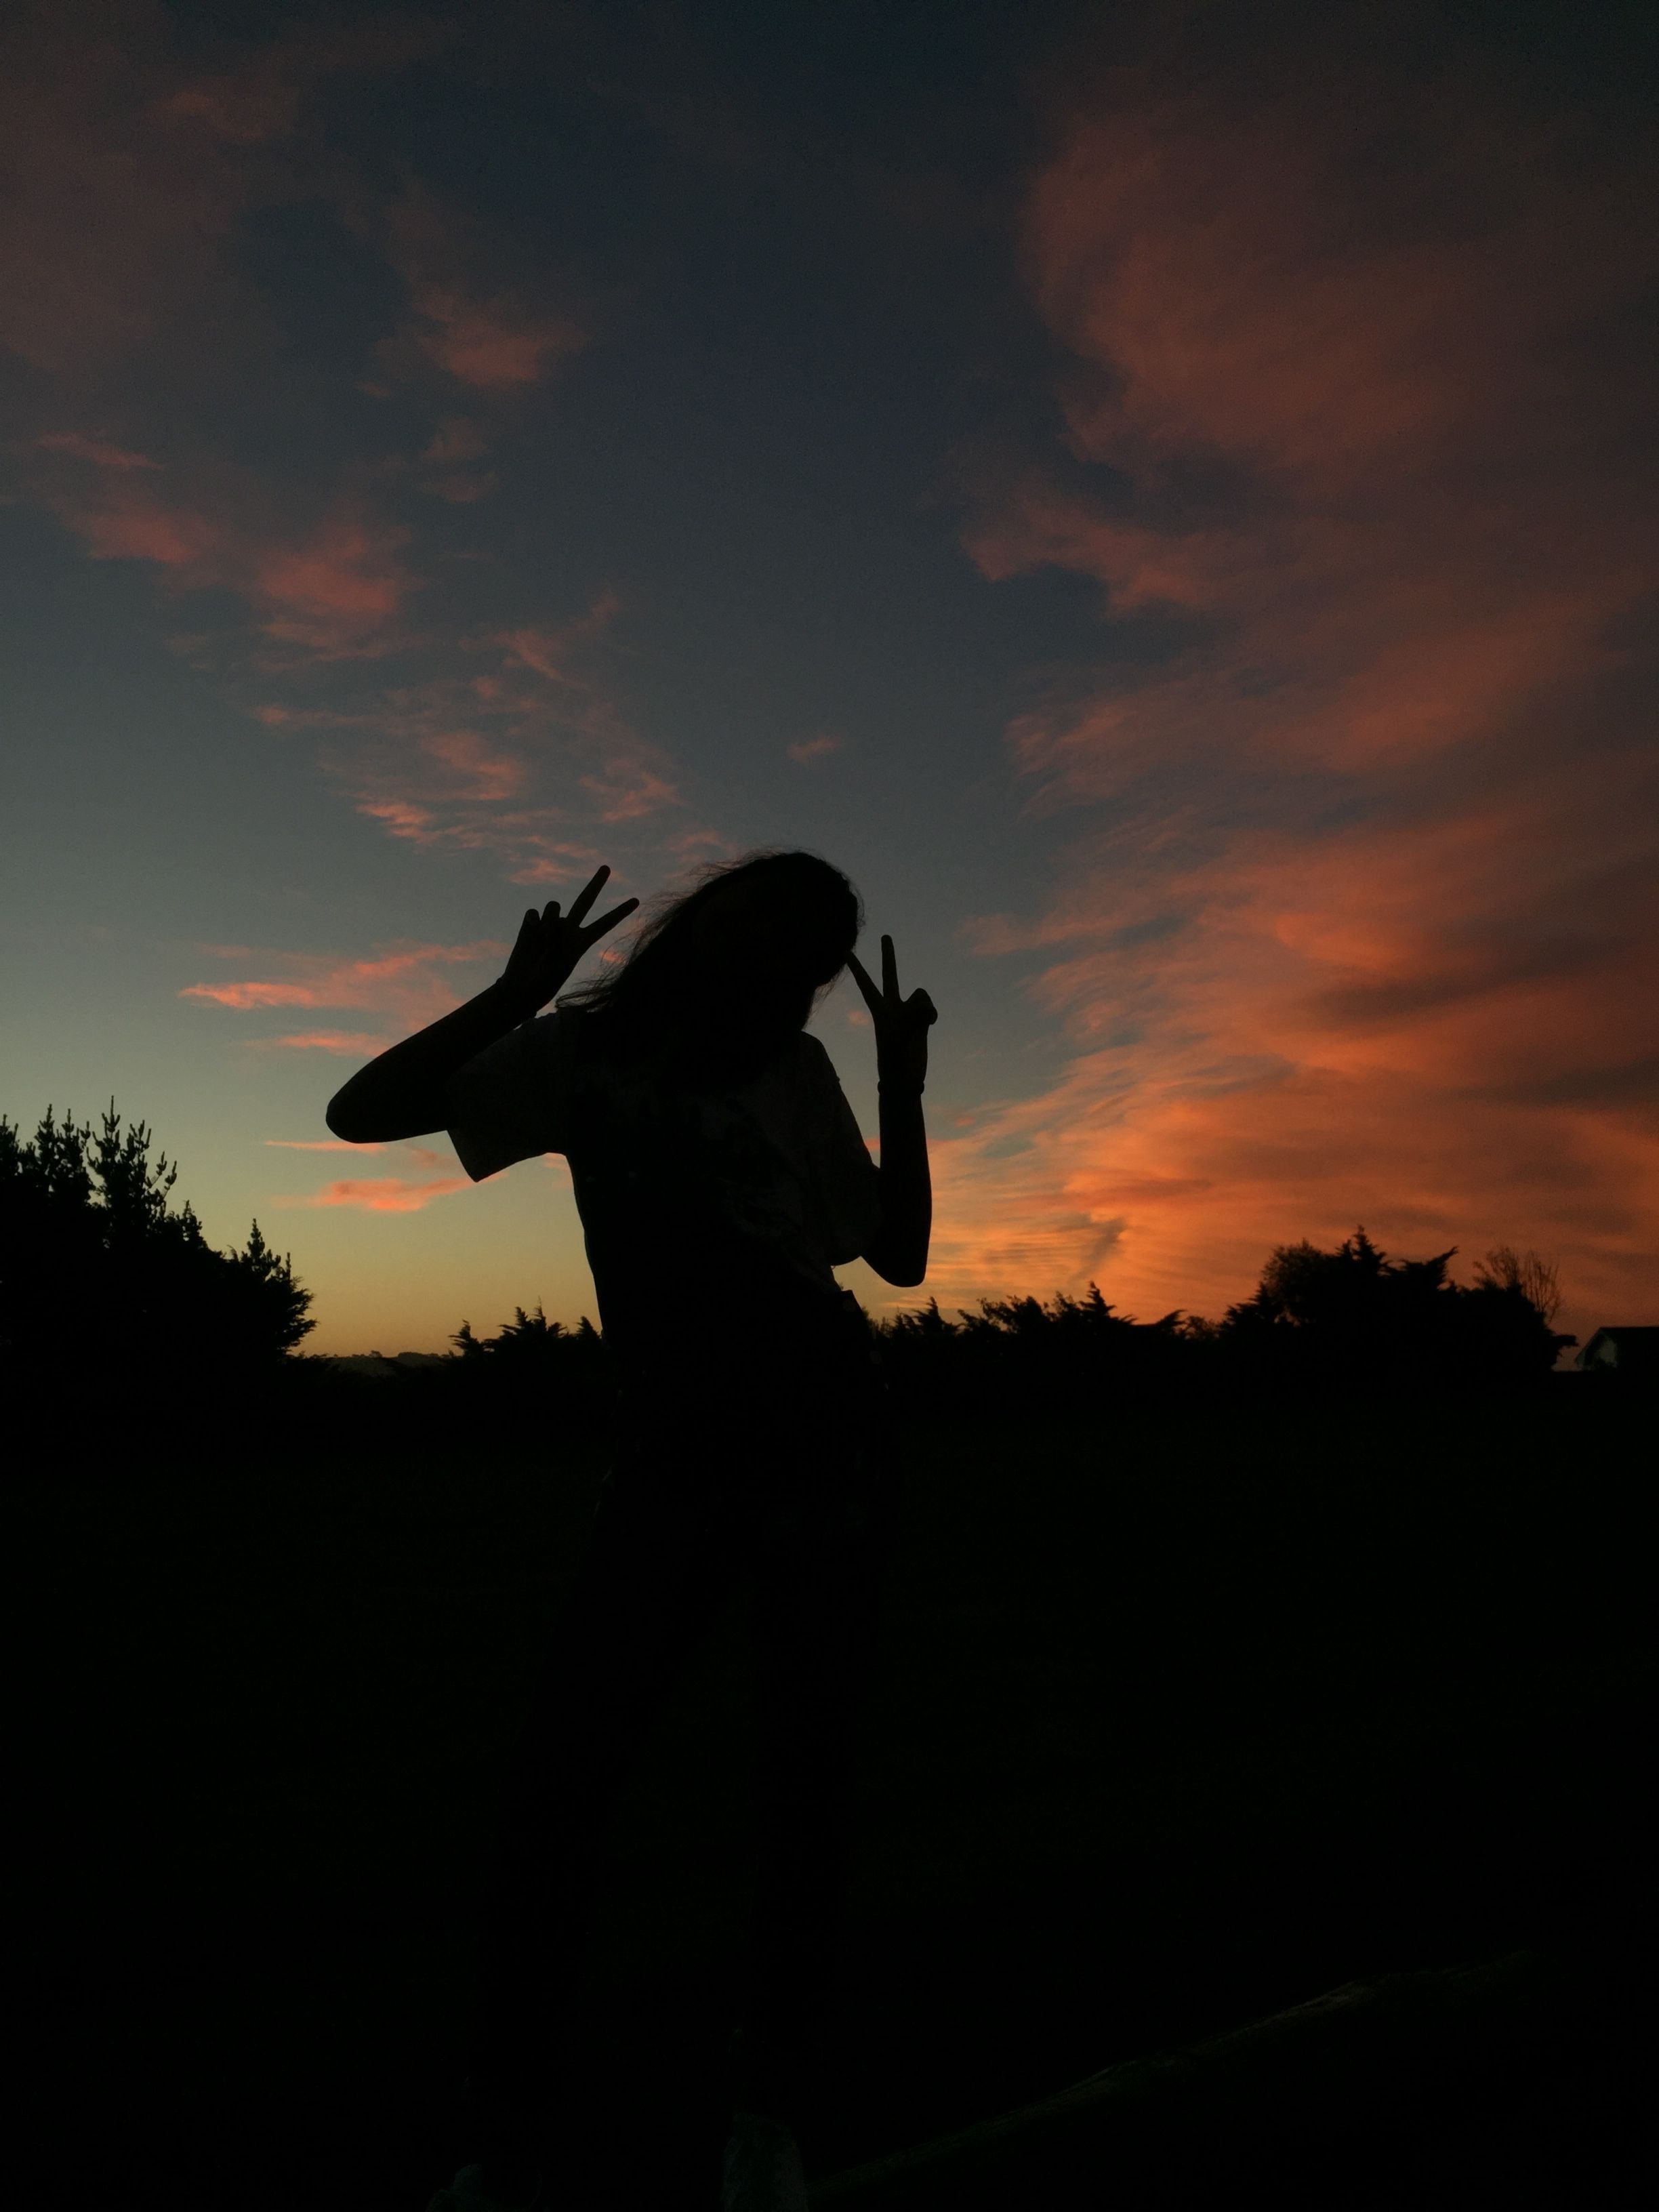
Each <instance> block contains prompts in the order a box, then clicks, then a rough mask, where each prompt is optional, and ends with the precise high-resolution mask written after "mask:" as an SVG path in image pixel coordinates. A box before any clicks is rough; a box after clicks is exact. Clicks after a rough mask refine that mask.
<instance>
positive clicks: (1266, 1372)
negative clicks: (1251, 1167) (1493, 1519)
mask: <svg viewBox="0 0 1659 2212" xmlns="http://www.w3.org/2000/svg"><path fill="white" fill-rule="evenodd" d="M1455 1250H1456V1247H1455V1245H1454V1246H1452V1247H1451V1248H1450V1249H1449V1250H1447V1251H1444V1252H1437V1253H1436V1254H1435V1255H1433V1257H1432V1258H1431V1259H1427V1260H1390V1259H1389V1256H1388V1255H1387V1254H1386V1253H1384V1252H1383V1251H1382V1250H1380V1249H1379V1248H1378V1247H1377V1246H1376V1245H1375V1244H1373V1243H1372V1242H1371V1240H1370V1237H1367V1235H1366V1234H1365V1231H1364V1229H1363V1228H1361V1229H1357V1230H1356V1231H1354V1233H1353V1235H1352V1237H1347V1238H1346V1239H1345V1241H1344V1242H1343V1243H1341V1244H1340V1245H1339V1246H1338V1247H1337V1249H1335V1250H1334V1252H1325V1251H1322V1250H1320V1249H1318V1248H1317V1247H1316V1245H1313V1244H1310V1243H1308V1242H1307V1241H1306V1239H1305V1238H1304V1240H1303V1242H1302V1243H1297V1244H1281V1245H1279V1246H1278V1247H1277V1248H1276V1249H1275V1250H1274V1251H1273V1255H1271V1257H1270V1258H1269V1260H1268V1261H1267V1266H1266V1267H1264V1268H1263V1269H1262V1271H1261V1282H1260V1284H1259V1285H1258V1286H1257V1288H1256V1290H1255V1294H1254V1295H1253V1296H1252V1297H1249V1298H1247V1299H1245V1300H1244V1301H1243V1303H1242V1304H1238V1305H1235V1306H1230V1307H1229V1308H1228V1310H1227V1314H1226V1318H1225V1321H1224V1322H1222V1323H1221V1326H1220V1329H1219V1331H1218V1344H1219V1346H1220V1348H1221V1350H1222V1352H1223V1356H1224V1360H1225V1364H1226V1367H1227V1369H1228V1370H1229V1372H1231V1373H1240V1374H1243V1375H1247V1376H1249V1377H1250V1378H1251V1379H1253V1380H1254V1381H1255V1382H1256V1383H1260V1384H1261V1385H1264V1386H1270V1387H1272V1386H1277V1387H1281V1388H1285V1389H1368V1388H1376V1387H1378V1386H1380V1385H1382V1384H1383V1383H1384V1382H1386V1383H1388V1384H1389V1386H1390V1387H1392V1388H1395V1389H1411V1388H1413V1387H1415V1388H1428V1389H1442V1390H1443V1389H1465V1388H1472V1389H1487V1388H1492V1387H1494V1386H1498V1387H1502V1386H1505V1385H1511V1386H1512V1385H1514V1384H1517V1383H1525V1382H1527V1381H1528V1380H1531V1379H1533V1378H1535V1377H1537V1376H1544V1375H1547V1374H1548V1373H1549V1372H1550V1370H1551V1369H1552V1368H1553V1366H1554V1364H1555V1361H1556V1356H1557V1354H1558V1353H1559V1352H1560V1351H1561V1349H1562V1347H1563V1346H1565V1345H1570V1344H1572V1343H1575V1342H1576V1341H1577V1339H1576V1338H1573V1337H1571V1336H1565V1335H1562V1334H1559V1333H1558V1332H1557V1331H1555V1330H1553V1329H1552V1328H1551V1327H1550V1325H1549V1323H1550V1318H1551V1316H1549V1315H1547V1314H1546V1313H1545V1311H1544V1310H1542V1309H1541V1307H1540V1306H1539V1305H1538V1304H1536V1303H1534V1299H1533V1298H1532V1297H1529V1296H1528V1293H1527V1291H1526V1289H1525V1288H1524V1287H1523V1285H1522V1282H1521V1281H1520V1280H1519V1279H1513V1278H1512V1279H1507V1280H1504V1279H1498V1278H1496V1277H1495V1276H1494V1275H1493V1273H1492V1272H1491V1271H1490V1269H1489V1270H1487V1271H1486V1272H1485V1273H1483V1276H1482V1279H1480V1281H1478V1282H1477V1283H1476V1284H1475V1285H1474V1287H1473V1288H1471V1289H1467V1290H1466V1289H1464V1288H1463V1287H1462V1285H1459V1284H1456V1283H1454V1282H1453V1281H1452V1280H1451V1279H1450V1277H1449V1274H1448V1273H1447V1264H1448V1262H1449V1261H1450V1259H1451V1258H1452V1255H1453V1253H1454V1252H1455Z"/></svg>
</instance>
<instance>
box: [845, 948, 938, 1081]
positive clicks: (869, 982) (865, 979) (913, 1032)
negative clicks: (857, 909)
mask: <svg viewBox="0 0 1659 2212" xmlns="http://www.w3.org/2000/svg"><path fill="white" fill-rule="evenodd" d="M847 964H848V967H849V968H850V969H852V971H853V975H854V981H856V982H857V984H858V987H859V988H860V991H862V992H863V994H864V1003H865V1005H866V1006H868V1007H869V1009H870V1019H871V1020H872V1023H873V1024H875V1030H876V1073H877V1077H878V1080H879V1081H880V1083H881V1085H882V1086H883V1088H884V1089H890V1090H892V1091H915V1092H917V1093H918V1094H919V1093H920V1092H921V1089H922V1086H923V1085H924V1084H925V1083H926V1081H927V1032H928V1030H930V1029H931V1028H932V1026H933V1024H934V1023H935V1022H936V1021H937V1020H938V1019H939V1013H938V1011H937V1009H936V1008H935V1006H934V1005H933V1000H931V999H930V998H929V997H928V995H927V992H926V991H912V992H911V994H910V995H909V997H908V999H902V998H901V997H900V996H899V984H898V962H897V960H896V958H895V957H894V953H893V940H892V939H891V938H890V937H884V938H883V939H882V940H881V987H880V989H879V990H878V989H877V987H876V984H875V980H874V978H873V977H872V975H870V973H869V971H868V969H866V967H865V965H864V963H863V962H862V961H861V960H860V958H859V957H858V955H857V953H856V952H849V953H848V956H847Z"/></svg>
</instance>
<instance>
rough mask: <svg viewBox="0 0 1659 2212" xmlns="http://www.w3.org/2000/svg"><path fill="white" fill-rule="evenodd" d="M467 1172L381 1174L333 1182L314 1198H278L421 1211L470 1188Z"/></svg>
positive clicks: (309, 1203)
mask: <svg viewBox="0 0 1659 2212" xmlns="http://www.w3.org/2000/svg"><path fill="white" fill-rule="evenodd" d="M468 1187H469V1186H468V1180H467V1178H466V1176H438V1177H436V1178H435V1180H433V1181H431V1182H412V1181H410V1180H409V1179H407V1178H406V1177H404V1176H375V1177H373V1178H371V1179H368V1180H367V1181H345V1182H331V1183H330V1184H329V1186H328V1188H326V1189H325V1190H320V1191H319V1192H317V1194H315V1196H313V1197H311V1198H293V1199H288V1198H284V1199H278V1200H276V1201H275V1203H276V1204H277V1205H279V1206H356V1207H359V1208H360V1209H361V1210H362V1212H365V1213H418V1212H420V1210H421V1208H422V1206H430V1205H431V1203H432V1201H433V1200H434V1199H438V1198H447V1197H448V1196H449V1195H450V1194H451V1193H452V1192H454V1191H458V1190H465V1189H466V1188H468Z"/></svg>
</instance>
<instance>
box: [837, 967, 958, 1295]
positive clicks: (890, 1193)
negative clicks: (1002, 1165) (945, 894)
mask: <svg viewBox="0 0 1659 2212" xmlns="http://www.w3.org/2000/svg"><path fill="white" fill-rule="evenodd" d="M847 964H848V967H849V968H851V969H852V971H853V975H854V981H856V982H857V984H858V987H859V988H860V991H862V992H863V994H864V1003H865V1005H866V1006H868V1007H869V1009H870V1018H871V1020H872V1023H873V1024H875V1031H876V1080H877V1089H878V1094H879V1097H880V1112H881V1226H880V1228H879V1229H878V1231H876V1233H875V1235H874V1236H873V1237H872V1238H871V1240H870V1243H868V1245H867V1246H866V1249H865V1252H864V1257H865V1258H866V1260H867V1261H869V1263H870V1265H871V1266H872V1267H873V1268H874V1269H875V1271H876V1273H878V1275H880V1276H882V1277H883V1278H884V1280H886V1281H887V1282H890V1283H896V1284H898V1285H901V1286H902V1288H905V1289H912V1288H914V1287H915V1285H916V1284H918V1283H919V1282H921V1279H922V1277H923V1276H924V1275H925V1274H926V1273H927V1244H928V1240H929V1238H930V1237H932V1235H933V1177H932V1176H931V1175H930V1174H929V1172H928V1168H927V1124H926V1122H925V1121H923V1119H922V1112H921V1094H922V1090H923V1088H924V1086H925V1085H926V1083H927V1032H928V1030H929V1029H930V1028H931V1027H932V1026H933V1024H934V1023H935V1022H936V1021H937V1020H938V1019H939V1015H938V1012H936V1010H935V1008H934V1006H933V1000H931V999H930V998H929V997H928V995H927V992H926V991H912V992H911V994H910V995H909V997H908V999H904V998H901V997H900V995H899V986H898V962H897V960H896V957H894V952H893V940H892V939H891V938H890V937H884V938H883V939H882V940H881V987H880V989H879V990H878V989H877V987H876V985H875V982H874V980H873V979H872V976H871V975H870V974H869V973H868V971H867V970H866V969H865V968H864V966H863V965H862V964H861V963H860V960H859V958H858V956H857V955H856V954H855V953H848V956H847Z"/></svg>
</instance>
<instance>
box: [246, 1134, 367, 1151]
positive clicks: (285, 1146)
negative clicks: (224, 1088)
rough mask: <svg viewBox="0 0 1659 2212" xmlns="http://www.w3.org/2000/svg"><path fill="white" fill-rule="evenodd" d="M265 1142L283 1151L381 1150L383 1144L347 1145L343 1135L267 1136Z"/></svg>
mask: <svg viewBox="0 0 1659 2212" xmlns="http://www.w3.org/2000/svg"><path fill="white" fill-rule="evenodd" d="M264 1141H265V1143H266V1144H267V1145H269V1146H272V1147H273V1148H274V1149H276V1151H278V1152H385V1150H386V1146H384V1145H349V1144H348V1143H347V1142H346V1140H345V1139H344V1138H343V1137H267V1138H266V1139H265V1140H264Z"/></svg>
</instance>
